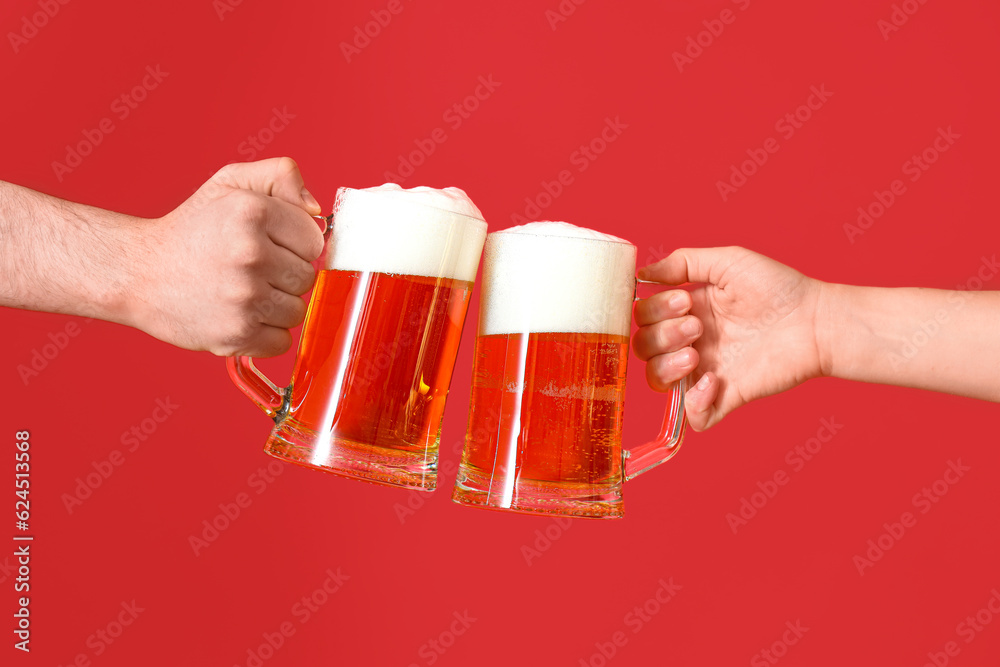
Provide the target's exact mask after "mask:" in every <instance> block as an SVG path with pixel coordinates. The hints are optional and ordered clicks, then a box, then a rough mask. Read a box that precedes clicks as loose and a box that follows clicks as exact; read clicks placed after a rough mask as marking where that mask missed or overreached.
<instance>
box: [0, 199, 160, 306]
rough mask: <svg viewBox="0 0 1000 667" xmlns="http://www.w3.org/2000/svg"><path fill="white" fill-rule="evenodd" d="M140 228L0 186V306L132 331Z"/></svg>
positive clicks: (116, 216) (125, 219)
mask: <svg viewBox="0 0 1000 667" xmlns="http://www.w3.org/2000/svg"><path fill="white" fill-rule="evenodd" d="M140 222H141V221H140V219H138V218H134V217H131V216H127V215H122V214H120V213H113V212H111V211H104V210H101V209H97V208H93V207H90V206H84V205H82V204H75V203H72V202H68V201H64V200H61V199H57V198H55V197H50V196H48V195H45V194H42V193H40V192H35V191H34V190H29V189H28V188H22V187H19V186H16V185H12V184H10V183H4V182H0V306H10V307H14V308H27V309H30V310H43V311H49V312H56V313H65V314H70V315H84V316H87V317H96V318H100V319H104V320H110V321H113V322H121V323H123V324H134V323H133V322H132V319H133V318H132V312H131V304H130V300H129V299H128V295H129V294H130V292H131V291H133V290H134V289H135V285H133V283H132V280H133V278H132V276H134V275H135V272H134V271H133V270H132V268H133V266H134V265H135V262H136V259H137V258H136V255H137V253H138V252H139V251H140V250H141V245H139V246H138V247H137V244H136V239H137V236H138V233H137V232H138V227H139V225H140Z"/></svg>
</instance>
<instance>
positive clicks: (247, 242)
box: [229, 235, 265, 268]
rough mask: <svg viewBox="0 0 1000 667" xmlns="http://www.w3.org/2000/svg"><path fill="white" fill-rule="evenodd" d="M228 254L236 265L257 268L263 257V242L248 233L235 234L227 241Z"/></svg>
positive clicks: (262, 261) (261, 263)
mask: <svg viewBox="0 0 1000 667" xmlns="http://www.w3.org/2000/svg"><path fill="white" fill-rule="evenodd" d="M229 254H230V258H231V259H232V262H233V264H234V265H236V266H237V267H240V268H259V267H260V266H261V265H263V263H264V259H265V249H264V244H262V243H261V242H260V241H259V240H258V239H256V238H254V237H253V236H250V235H246V236H236V237H235V238H233V239H232V240H231V241H230V243H229Z"/></svg>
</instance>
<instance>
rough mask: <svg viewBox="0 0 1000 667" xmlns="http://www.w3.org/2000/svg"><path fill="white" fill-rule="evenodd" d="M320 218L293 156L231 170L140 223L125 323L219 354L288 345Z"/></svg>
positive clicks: (277, 350) (307, 284)
mask: <svg viewBox="0 0 1000 667" xmlns="http://www.w3.org/2000/svg"><path fill="white" fill-rule="evenodd" d="M320 213H321V209H320V206H319V204H318V203H317V202H316V200H315V199H314V198H313V196H312V195H311V194H309V192H308V190H306V189H305V187H304V184H303V181H302V175H301V174H300V173H299V169H298V167H297V166H296V164H295V162H294V161H293V160H292V159H291V158H273V159H269V160H262V161H260V162H252V163H243V164H230V165H228V166H226V167H223V168H222V169H221V170H220V171H219V172H218V173H217V174H215V175H214V176H213V177H212V178H211V179H210V180H209V181H208V182H207V183H205V184H204V185H203V186H202V187H201V188H200V189H199V190H198V191H197V192H196V193H195V194H194V195H192V196H191V198H190V199H188V200H187V201H186V202H184V203H183V204H181V205H180V206H179V207H178V208H177V209H176V210H174V211H172V212H171V213H169V214H167V215H166V216H164V217H163V218H160V219H159V220H149V221H144V222H142V224H140V225H138V226H137V238H135V239H134V240H135V243H136V245H137V247H139V248H140V249H141V250H140V251H139V252H137V253H135V254H134V257H133V267H132V270H131V273H132V274H133V276H134V283H133V286H132V289H131V292H132V294H133V297H134V298H133V301H134V303H132V304H131V306H130V314H129V317H128V321H127V323H129V324H132V325H133V326H135V327H137V328H139V329H142V330H143V331H145V332H146V333H148V334H150V335H152V336H155V337H156V338H159V339H160V340H163V341H166V342H168V343H172V344H174V345H177V346H179V347H183V348H187V349H190V350H208V351H209V352H212V353H214V354H218V355H225V356H232V355H237V354H241V355H250V356H256V357H267V356H273V355H277V354H281V353H282V352H285V351H286V350H288V349H289V348H290V347H291V345H292V339H291V335H290V334H289V332H288V330H289V329H290V328H292V327H295V326H297V325H298V324H300V323H301V322H302V319H303V318H304V317H305V312H306V304H305V302H304V301H303V300H302V298H300V297H301V295H302V294H304V293H306V292H307V291H309V289H310V288H311V287H312V284H313V281H314V279H315V271H314V269H313V267H312V265H311V264H310V262H312V261H315V260H316V259H317V258H318V257H319V256H320V253H321V252H322V250H323V235H322V232H321V231H320V229H319V226H318V225H317V223H316V221H315V220H314V219H313V218H312V217H311V216H312V215H314V214H315V215H318V214H320Z"/></svg>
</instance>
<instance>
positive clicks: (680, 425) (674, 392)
mask: <svg viewBox="0 0 1000 667" xmlns="http://www.w3.org/2000/svg"><path fill="white" fill-rule="evenodd" d="M687 387H688V379H687V378H684V379H683V380H681V381H680V382H677V383H675V384H674V386H673V387H672V388H671V389H670V400H669V401H668V403H667V411H666V413H665V414H664V415H663V426H661V427H660V435H658V436H657V437H656V439H655V440H652V441H650V442H647V443H646V444H644V445H640V446H638V447H635V448H633V449H630V450H624V451H623V452H622V456H623V458H624V459H625V461H624V464H625V479H626V480H629V479H632V478H633V477H638V476H639V475H641V474H642V473H644V472H646V471H647V470H651V469H653V468H655V467H656V466H658V465H660V464H661V463H666V462H667V461H669V460H670V459H672V458H673V457H674V455H675V454H677V452H678V450H680V448H681V441H682V440H683V439H684V429H685V428H686V427H687V416H686V415H685V414H684V394H685V392H686V391H687Z"/></svg>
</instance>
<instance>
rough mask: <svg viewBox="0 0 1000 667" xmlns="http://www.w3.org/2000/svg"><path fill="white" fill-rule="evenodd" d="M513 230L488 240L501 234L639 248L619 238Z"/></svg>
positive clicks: (497, 233) (506, 230)
mask: <svg viewBox="0 0 1000 667" xmlns="http://www.w3.org/2000/svg"><path fill="white" fill-rule="evenodd" d="M512 229H516V227H508V228H507V229H498V230H496V231H495V232H490V233H489V234H487V235H486V240H487V241H489V240H490V237H492V236H498V235H500V234H505V235H508V236H536V237H540V238H546V239H565V240H567V241H592V242H595V243H607V244H609V245H617V246H631V247H633V248H636V249H637V250H638V246H636V244H634V243H632V242H631V241H629V240H628V239H623V238H618V239H617V240H612V239H595V238H590V237H587V236H566V235H565V234H546V233H544V232H512V231H511V230H512ZM583 229H588V230H590V231H597V230H593V229H590V228H589V227H584V228H583ZM598 233H599V234H603V233H604V232H598Z"/></svg>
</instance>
